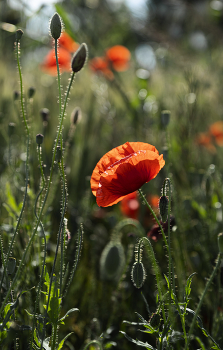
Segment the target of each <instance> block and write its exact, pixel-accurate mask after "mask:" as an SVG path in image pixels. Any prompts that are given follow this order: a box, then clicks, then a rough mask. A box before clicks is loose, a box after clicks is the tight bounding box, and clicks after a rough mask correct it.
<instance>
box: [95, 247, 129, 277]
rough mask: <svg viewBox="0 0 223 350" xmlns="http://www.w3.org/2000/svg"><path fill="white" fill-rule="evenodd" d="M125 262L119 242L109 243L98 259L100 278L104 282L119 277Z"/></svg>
mask: <svg viewBox="0 0 223 350" xmlns="http://www.w3.org/2000/svg"><path fill="white" fill-rule="evenodd" d="M124 262H125V253H124V249H123V246H122V244H121V243H120V242H113V241H111V242H109V243H108V244H107V245H106V247H105V248H104V250H103V252H102V255H101V259H100V270H101V277H102V278H103V279H106V280H116V279H118V278H119V277H120V274H121V272H122V270H123V267H124Z"/></svg>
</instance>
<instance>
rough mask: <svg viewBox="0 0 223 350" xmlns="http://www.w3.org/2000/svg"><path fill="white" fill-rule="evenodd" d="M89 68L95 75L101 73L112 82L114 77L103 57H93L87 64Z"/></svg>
mask: <svg viewBox="0 0 223 350" xmlns="http://www.w3.org/2000/svg"><path fill="white" fill-rule="evenodd" d="M89 64H90V68H91V70H92V71H93V72H95V73H103V74H104V75H105V76H106V77H107V78H109V79H110V80H112V79H113V78H114V75H113V73H112V71H111V70H110V69H109V68H108V62H107V61H106V59H105V58H104V57H95V58H93V59H92V60H90V62H89Z"/></svg>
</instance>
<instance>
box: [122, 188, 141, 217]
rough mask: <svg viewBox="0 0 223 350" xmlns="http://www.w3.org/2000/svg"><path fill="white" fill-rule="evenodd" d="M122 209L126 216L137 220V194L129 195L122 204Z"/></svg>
mask: <svg viewBox="0 0 223 350" xmlns="http://www.w3.org/2000/svg"><path fill="white" fill-rule="evenodd" d="M120 209H121V212H122V214H124V215H125V216H127V217H129V218H132V219H137V218H138V213H139V200H138V196H137V192H133V193H129V194H128V195H127V196H125V197H124V198H123V199H122V200H121V202H120Z"/></svg>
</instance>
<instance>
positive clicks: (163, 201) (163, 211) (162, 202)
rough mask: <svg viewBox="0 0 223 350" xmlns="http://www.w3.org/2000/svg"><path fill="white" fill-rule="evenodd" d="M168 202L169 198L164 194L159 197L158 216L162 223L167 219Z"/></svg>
mask: <svg viewBox="0 0 223 350" xmlns="http://www.w3.org/2000/svg"><path fill="white" fill-rule="evenodd" d="M168 203H169V200H168V198H167V197H166V196H161V197H160V199H159V210H160V216H161V220H162V222H163V223H165V222H166V221H167V218H168Z"/></svg>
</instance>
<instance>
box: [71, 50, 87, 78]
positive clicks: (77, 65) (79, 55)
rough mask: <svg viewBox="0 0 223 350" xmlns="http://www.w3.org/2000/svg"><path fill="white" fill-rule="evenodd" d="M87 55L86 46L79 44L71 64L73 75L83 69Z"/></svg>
mask: <svg viewBox="0 0 223 350" xmlns="http://www.w3.org/2000/svg"><path fill="white" fill-rule="evenodd" d="M87 53H88V49H87V45H86V44H85V43H83V44H81V45H80V47H79V48H78V50H77V51H76V52H75V54H74V56H73V58H72V62H71V68H72V71H73V72H74V73H77V72H79V71H80V70H81V69H82V68H83V66H84V64H85V62H86V59H87Z"/></svg>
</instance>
